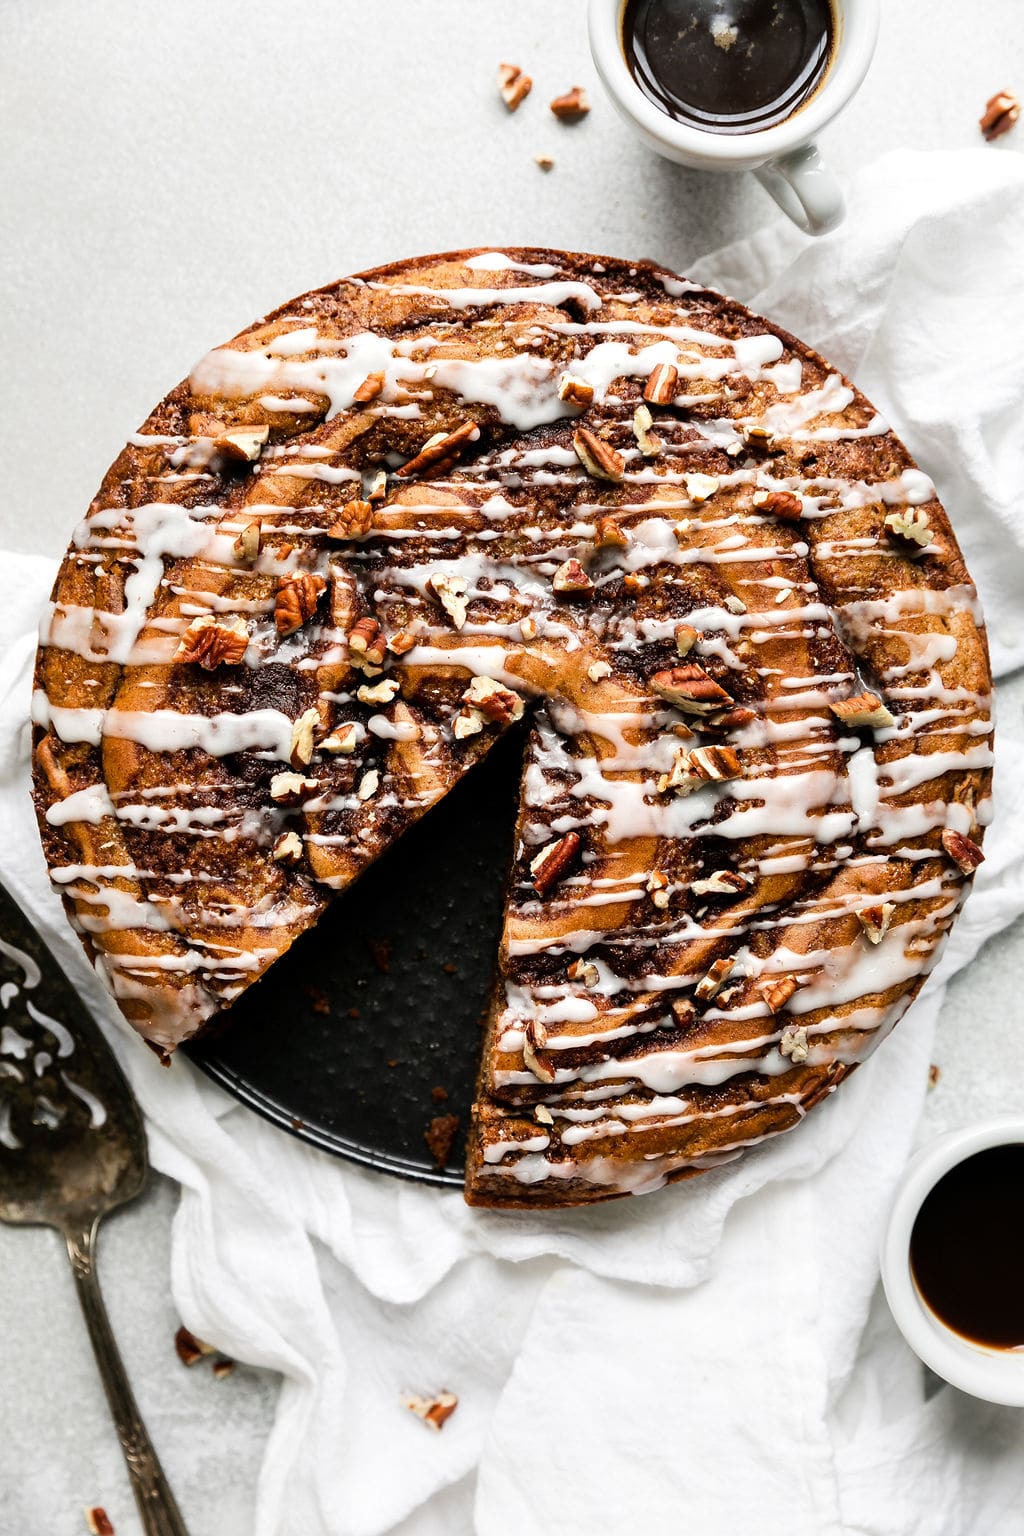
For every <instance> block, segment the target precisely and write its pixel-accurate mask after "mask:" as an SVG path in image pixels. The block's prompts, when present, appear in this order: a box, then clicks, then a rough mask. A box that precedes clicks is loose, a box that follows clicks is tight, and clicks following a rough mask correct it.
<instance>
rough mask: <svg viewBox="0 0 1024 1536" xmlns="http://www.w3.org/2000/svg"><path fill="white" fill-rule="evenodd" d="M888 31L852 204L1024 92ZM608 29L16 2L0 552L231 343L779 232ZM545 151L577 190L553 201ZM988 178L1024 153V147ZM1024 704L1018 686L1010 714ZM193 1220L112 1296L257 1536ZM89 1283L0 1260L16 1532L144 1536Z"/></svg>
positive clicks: (202, 1472) (952, 1083) (118, 1244)
mask: <svg viewBox="0 0 1024 1536" xmlns="http://www.w3.org/2000/svg"><path fill="white" fill-rule="evenodd" d="M883 8H884V12H885V16H884V22H883V32H882V38H881V43H880V47H879V52H878V56H877V58H876V61H875V64H874V67H873V69H872V72H871V74H870V75H869V77H868V80H867V82H866V84H865V86H864V88H863V90H862V91H861V93H860V95H859V97H858V98H857V99H856V101H855V102H854V103H853V104H852V106H851V107H850V108H849V109H848V111H847V113H846V114H845V116H844V117H843V119H842V120H841V121H840V123H838V124H836V125H834V126H833V127H832V129H831V130H829V132H828V133H827V134H826V135H825V137H824V139H823V140H822V143H823V146H824V148H825V150H826V152H827V155H828V157H829V159H830V160H831V161H832V163H833V165H834V167H835V168H836V169H837V171H839V172H840V173H841V174H842V173H844V172H845V173H850V172H851V171H853V170H854V169H855V168H857V167H858V166H860V165H861V164H863V163H865V162H867V161H869V160H871V159H872V158H874V157H875V156H877V155H878V154H880V153H882V152H883V151H884V150H885V149H887V148H889V147H891V146H895V145H904V146H911V147H915V148H947V147H948V148H954V147H961V146H966V145H974V144H976V143H977V142H978V136H977V126H976V123H977V118H978V115H979V113H980V111H981V109H982V107H983V105H984V102H985V100H986V98H987V97H988V96H989V95H991V94H992V93H993V91H995V90H996V89H999V88H1001V87H1003V86H1005V85H1009V86H1016V87H1017V89H1018V90H1020V89H1024V33H1022V30H1021V28H1020V15H1019V12H1020V3H1019V0H974V3H973V4H971V5H969V6H965V5H963V4H962V3H961V0H885V3H884V7H883ZM584 11H585V6H584V3H583V0H516V4H514V5H501V4H498V3H496V0H491V3H490V4H487V3H484V0H389V3H388V4H386V5H384V4H379V3H378V4H372V3H367V0H304V3H303V4H302V5H301V6H282V5H270V4H269V3H267V0H248V3H241V0H217V3H215V4H211V3H209V0H174V3H172V4H170V5H165V6H161V7H155V6H146V7H142V6H140V5H138V4H134V3H131V0H103V3H93V4H90V5H82V4H81V3H80V0H79V3H76V0H46V3H40V0H2V4H0V167H2V170H0V184H2V198H0V206H2V209H3V213H2V218H3V221H4V224H5V225H6V229H5V230H4V234H3V238H2V239H0V337H2V354H0V355H2V372H0V381H2V382H0V406H2V409H0V456H2V462H3V463H4V465H5V466H6V475H5V490H4V492H3V493H2V495H0V546H3V547H6V548H16V549H21V550H33V551H37V552H39V553H46V554H50V555H54V556H56V555H58V554H59V553H60V552H61V550H62V549H63V548H64V545H65V543H66V542H67V538H68V535H69V533H70V530H71V528H72V526H73V524H74V522H75V521H76V519H77V518H78V517H79V515H80V514H81V512H82V511H83V510H84V508H85V506H86V505H87V503H88V501H89V498H90V496H91V495H92V493H93V491H94V490H95V488H96V486H97V484H98V483H99V480H100V478H101V476H102V474H103V471H104V470H105V468H106V466H107V465H108V463H109V462H110V461H111V459H112V458H113V457H114V456H115V454H116V453H117V452H118V450H119V449H120V447H121V445H122V443H123V441H124V438H125V435H126V433H127V432H128V431H129V430H131V429H133V428H134V427H135V426H136V425H137V424H138V423H139V422H140V421H141V420H142V419H143V418H144V417H145V416H146V415H147V413H148V411H149V410H150V408H151V407H152V406H153V404H154V403H155V402H156V401H157V400H158V399H159V398H160V396H161V395H163V394H164V392H165V391H166V390H167V389H168V388H169V387H170V386H171V385H173V384H174V383H175V382H176V381H177V380H178V379H179V378H181V377H182V376H183V375H185V374H186V373H187V372H188V369H189V367H190V366H191V364H192V363H193V361H194V360H195V359H196V358H197V357H198V356H199V355H200V354H201V353H202V352H204V351H205V350H206V349H207V348H208V347H209V346H211V345H213V344H215V343H217V342H220V341H223V340H225V339H226V338H228V337H229V336H231V335H232V334H233V333H234V332H235V331H236V330H238V329H240V328H241V327H242V326H244V325H246V324H248V323H249V322H250V321H252V320H253V319H254V318H255V317H256V316H257V315H259V314H260V313H262V312H263V311H265V310H267V309H269V308H271V307H273V306H274V305H276V304H278V303H280V302H282V301H283V300H285V299H286V298H288V297H290V296H291V295H293V294H295V293H299V292H301V291H303V290H304V289H306V288H309V287H313V286H315V285H317V284H319V283H324V282H327V281H329V280H330V279H332V278H335V277H337V276H340V275H341V274H343V273H346V272H351V271H355V270H358V269H359V268H360V267H364V266H369V265H371V264H373V263H375V262H382V261H388V260H393V259H395V258H397V257H400V256H405V255H410V254H414V253H418V252H422V251H432V250H443V249H451V248H454V247H458V246H460V245H479V244H483V243H493V244H501V243H514V244H531V243H535V244H542V245H556V246H569V247H580V248H584V249H590V250H595V251H604V252H610V253H614V254H619V255H634V256H652V257H656V258H658V259H659V260H661V261H664V262H666V263H668V264H669V265H672V266H675V267H676V268H678V269H682V270H685V268H686V266H687V264H688V263H689V262H691V261H692V260H694V259H695V258H696V257H698V256H700V255H702V254H704V253H705V252H707V251H709V250H712V249H714V248H715V247H716V246H719V245H721V244H723V243H724V242H726V241H729V240H732V239H735V238H736V237H738V236H739V235H741V234H743V233H746V232H749V231H750V230H751V229H753V228H755V227H757V226H758V225H759V224H761V223H763V222H765V221H767V220H768V219H770V218H772V217H773V205H772V204H771V203H770V201H769V200H768V198H767V197H766V195H765V194H764V193H763V192H762V191H761V190H760V188H759V187H758V186H757V185H756V183H755V182H754V181H753V180H752V179H751V178H750V177H743V176H741V177H730V178H715V179H709V178H705V177H702V176H699V175H696V174H693V173H689V172H686V171H681V170H678V169H676V168H674V167H671V166H668V165H667V164H665V163H664V162H661V161H659V160H658V159H656V158H655V157H654V156H653V155H651V154H650V153H649V152H648V151H646V150H644V149H643V148H641V147H640V146H639V145H638V144H636V143H635V142H633V141H632V140H631V139H630V137H629V135H628V134H627V132H626V130H625V129H624V128H623V127H622V125H621V124H620V122H619V121H618V119H617V118H616V117H615V116H614V114H613V112H612V109H611V107H610V105H609V104H608V103H607V102H606V101H605V99H604V98H603V96H602V94H601V91H600V87H599V86H598V85H597V82H596V80H595V79H594V77H593V71H592V69H591V66H590V62H589V55H588V52H587V47H586V37H585V28H584ZM285 18H287V21H285ZM501 59H511V60H514V61H515V62H517V63H520V64H521V65H522V66H523V67H524V68H525V69H527V70H528V71H529V72H530V73H531V74H532V75H533V77H534V80H535V86H534V93H533V95H532V97H531V98H530V99H529V101H528V102H527V103H526V105H525V106H524V107H523V108H522V110H521V111H520V112H519V113H518V114H517V115H516V116H515V117H512V118H509V117H508V116H507V114H506V112H505V110H504V108H503V107H502V106H501V104H500V102H499V101H498V99H497V96H496V94H495V90H494V70H495V66H496V64H497V62H498V61H499V60H501ZM574 84H579V85H584V86H588V87H591V89H592V94H593V99H594V110H593V112H592V113H591V116H590V117H589V118H588V119H587V120H586V121H585V122H583V123H581V124H580V125H579V126H577V127H573V128H567V127H564V126H562V125H560V124H559V123H557V122H556V121H555V120H554V118H553V117H552V116H551V114H550V113H549V112H548V110H547V106H546V103H547V101H548V100H549V99H550V98H551V97H552V96H554V95H556V94H559V93H560V92H562V91H564V90H566V89H568V88H569V86H571V85H574ZM542 152H546V153H550V154H552V155H554V157H555V159H556V162H557V163H556V166H555V169H554V170H553V171H552V172H550V173H549V174H547V175H545V174H544V173H543V172H541V171H540V170H538V168H537V166H536V165H535V164H534V160H533V157H534V155H535V154H538V153H542ZM992 152H993V153H1024V126H1022V127H1021V128H1020V129H1019V130H1018V134H1017V135H1016V142H1014V141H1013V139H1011V140H1010V141H1004V143H1003V144H1002V145H1000V146H999V147H998V148H997V149H994V150H993V151H992ZM896 425H897V426H899V423H897V424H896ZM1022 701H1024V687H1022V686H1021V685H1020V683H1019V681H1017V682H1015V683H1011V684H1010V685H1009V686H1008V687H1007V688H1006V689H1005V691H1004V695H1003V698H1002V706H1001V707H1002V710H1003V711H1004V713H1005V712H1009V711H1011V710H1013V711H1015V710H1019V709H1020V708H1021V707H1022ZM1022 975H1024V931H1022V930H1021V929H1020V928H1018V929H1016V930H1013V931H1011V932H1010V933H1009V934H1007V935H1004V936H1003V937H1002V938H1001V939H999V940H997V941H995V942H993V943H992V944H990V945H989V947H988V948H987V950H986V951H985V952H984V954H983V955H982V956H981V957H980V959H979V960H978V961H976V962H975V964H974V965H973V966H972V967H971V968H970V969H969V970H968V971H967V972H965V973H963V974H962V975H961V976H960V977H959V978H958V979H957V980H956V981H955V982H954V984H953V986H952V987H951V989H950V993H949V997H948V1000H947V1004H946V1008H945V1012H944V1015H943V1022H942V1027H941V1032H940V1040H939V1046H938V1049H937V1053H936V1054H937V1057H938V1060H939V1062H940V1063H941V1066H942V1069H943V1075H942V1080H941V1082H940V1084H939V1087H938V1088H937V1089H936V1091H935V1092H934V1093H933V1094H932V1095H931V1096H930V1098H929V1102H928V1109H927V1114H926V1119H925V1123H924V1124H923V1126H922V1130H921V1135H922V1139H926V1138H927V1137H928V1136H931V1135H933V1134H934V1133H935V1132H937V1131H939V1130H942V1129H945V1128H947V1127H949V1126H953V1125H957V1124H960V1123H963V1122H964V1121H966V1120H968V1119H971V1118H975V1117H977V1116H981V1115H985V1114H989V1113H992V1112H995V1111H998V1110H1001V1109H1006V1108H1008V1107H1016V1108H1018V1109H1019V1108H1021V1107H1024V1086H1022V1085H1024V1036H1022V1035H1021V1034H1020V1033H1019V1032H1018V1035H1017V1037H1016V1038H1015V1036H1014V1031H1013V1019H1014V1014H1015V1007H1016V1005H1017V1002H1018V999H1019V994H1020V977H1021V976H1022ZM982 1022H984V1024H985V1026H986V1030H985V1040H986V1047H985V1053H984V1056H982V1055H980V1054H979V1052H978V1049H977V1044H976V1041H977V1035H976V1033H975V1030H974V1028H973V1027H972V1026H974V1025H980V1024H981V1023H982ZM965 1025H966V1026H967V1027H965ZM994 1052H997V1053H998V1056H999V1061H998V1070H994V1069H993V1053H994ZM1008 1084H1016V1087H1010V1088H1008ZM1008 1092H1009V1093H1011V1094H1013V1095H1014V1096H1015V1104H1008V1101H1007V1094H1008ZM174 1204H175V1200H174V1191H173V1189H172V1187H171V1186H170V1185H169V1184H168V1183H167V1182H166V1181H162V1180H156V1179H155V1180H154V1181H153V1185H152V1187H151V1189H150V1191H149V1193H148V1194H147V1196H146V1197H145V1199H143V1200H141V1201H139V1202H138V1203H137V1204H136V1205H135V1206H134V1207H133V1208H131V1209H130V1210H128V1211H126V1212H125V1213H123V1214H122V1215H120V1216H118V1217H117V1218H115V1219H114V1220H112V1221H111V1222H110V1224H109V1226H108V1227H107V1228H106V1229H105V1232H104V1237H103V1241H102V1244H101V1263H102V1274H103V1278H104V1288H105V1291H106V1294H107V1297H108V1301H109V1306H110V1311H111V1314H112V1317H113V1322H114V1327H115V1330H116V1332H117V1335H118V1338H119V1339H120V1341H121V1346H122V1349H123V1352H124V1355H125V1359H126V1361H127V1363H128V1366H129V1370H130V1373H131V1376H132V1380H133V1382H134V1384H135V1388H136V1392H137V1395H138V1398H139V1400H140V1403H141V1406H142V1409H143V1411H144V1413H145V1415H146V1418H147V1420H148V1423H149V1426H150V1429H151V1431H152V1434H153V1437H154V1439H155V1440H156V1442H157V1445H158V1447H159V1450H160V1453H161V1455H162V1457H163V1460H164V1464H165V1467H166V1469H167V1471H168V1472H169V1473H170V1475H171V1476H172V1478H173V1481H174V1485H175V1488H176V1491H177V1493H178V1496H179V1499H180V1502H181V1505H182V1509H183V1512H184V1514H185V1516H186V1519H187V1521H188V1523H189V1528H190V1531H191V1533H192V1536H248V1533H250V1532H251V1523H252V1501H253V1489H254V1483H255V1475H256V1469H257V1467H258V1464H259V1458H260V1453H261V1448H262V1441H263V1437H264V1435H265V1433H266V1431H267V1428H268V1426H269V1423H270V1419H271V1416H272V1413H273V1407H274V1400H275V1394H276V1381H275V1380H274V1379H273V1378H270V1377H268V1376H266V1375H264V1374H262V1373H259V1372H254V1371H247V1370H238V1371H236V1372H235V1374H234V1375H233V1376H231V1377H229V1378H227V1379H226V1380H224V1381H221V1382H215V1381H214V1380H213V1379H212V1378H211V1376H210V1374H209V1371H208V1370H207V1369H205V1368H199V1367H197V1368H196V1369H195V1370H193V1371H192V1372H186V1371H184V1370H183V1369H182V1368H181V1367H180V1366H179V1365H178V1363H177V1361H176V1359H175V1357H174V1355H173V1351H172V1344H171V1341H172V1337H173V1334H174V1329H175V1327H176V1325H177V1319H176V1317H175V1316H174V1313H173V1309H172V1306H171V1302H170V1296H169V1291H168V1262H169V1249H170V1224H171V1220H172V1216H173V1211H174ZM65 1268H66V1265H65V1261H64V1258H63V1256H62V1254H61V1252H60V1249H59V1246H58V1243H57V1240H56V1238H55V1237H54V1236H53V1235H52V1234H50V1233H47V1232H43V1231H31V1230H28V1231H25V1230H22V1231H15V1230H12V1229H2V1230H0V1295H2V1297H3V1308H4V1313H5V1316H6V1318H7V1319H8V1322H7V1325H6V1327H5V1329H4V1336H5V1337H4V1348H3V1354H4V1368H3V1372H2V1378H0V1380H2V1388H0V1508H3V1510H4V1515H3V1519H2V1521H0V1524H2V1526H3V1529H4V1531H5V1532H6V1531H8V1530H9V1531H11V1532H12V1533H13V1532H15V1531H17V1532H19V1533H20V1532H25V1533H26V1536H36V1533H39V1536H43V1533H45V1536H65V1533H68V1536H73V1533H77V1532H79V1531H81V1530H83V1529H84V1523H83V1522H82V1520H81V1516H80V1513H79V1511H80V1507H81V1506H82V1505H83V1504H84V1503H86V1502H92V1501H94V1500H95V1501H99V1502H102V1503H105V1504H106V1505H107V1507H108V1509H109V1510H110V1512H111V1514H112V1515H113V1516H114V1518H115V1522H116V1525H117V1530H118V1536H138V1533H139V1529H140V1528H139V1525H138V1521H137V1519H136V1517H135V1511H134V1506H133V1504H132V1501H131V1497H130V1494H129V1492H128V1487H127V1483H126V1480H125V1477H124V1473H123V1470H122V1468H121V1465H120V1453H119V1451H118V1450H117V1447H116V1444H115V1442H114V1438H113V1434H112V1432H111V1429H110V1426H109V1423H108V1420H107V1417H106V1410H105V1407H104V1403H103V1398H102V1393H101V1390H100V1386H99V1381H98V1378H97V1376H96V1374H95V1370H94V1367H93V1363H92V1357H91V1354H90V1351H89V1346H88V1343H87V1341H86V1336H85V1333H84V1330H83V1329H82V1326H81V1324H80V1320H79V1318H78V1315H77V1307H76V1303H75V1300H74V1297H73V1294H72V1290H71V1284H70V1279H69V1277H68V1276H67V1275H66V1274H65Z"/></svg>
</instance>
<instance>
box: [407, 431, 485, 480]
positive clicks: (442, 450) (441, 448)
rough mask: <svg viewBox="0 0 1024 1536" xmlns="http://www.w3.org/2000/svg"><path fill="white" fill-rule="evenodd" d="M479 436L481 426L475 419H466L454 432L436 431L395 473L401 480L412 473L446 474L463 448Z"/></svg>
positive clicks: (427, 476) (424, 474) (423, 474)
mask: <svg viewBox="0 0 1024 1536" xmlns="http://www.w3.org/2000/svg"><path fill="white" fill-rule="evenodd" d="M479 436H480V428H479V427H478V426H477V424H476V422H475V421H464V422H463V423H462V425H461V426H459V427H456V428H455V431H454V432H435V433H434V436H433V437H429V438H428V439H427V441H426V442H425V443H424V444H423V447H422V448H421V449H420V451H419V453H417V454H416V455H415V457H414V458H411V459H410V460H409V461H408V463H406V464H403V465H402V467H401V469H396V470H395V474H396V475H397V476H398V478H399V479H400V480H405V479H408V477H409V476H410V475H422V476H424V477H425V478H429V477H430V476H431V475H432V474H444V473H445V472H446V471H447V470H449V469H451V468H452V466H453V464H454V463H455V462H456V460H457V459H458V458H459V456H460V454H461V453H462V451H463V449H464V448H466V447H467V446H468V444H470V443H474V442H476V440H477V438H478V437H479Z"/></svg>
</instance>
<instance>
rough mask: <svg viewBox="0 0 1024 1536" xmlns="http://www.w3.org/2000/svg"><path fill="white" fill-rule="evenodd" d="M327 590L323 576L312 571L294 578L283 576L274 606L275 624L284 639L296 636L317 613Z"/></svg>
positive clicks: (280, 578)
mask: <svg viewBox="0 0 1024 1536" xmlns="http://www.w3.org/2000/svg"><path fill="white" fill-rule="evenodd" d="M326 589H327V583H326V581H324V579H323V577H322V576H317V575H316V574H315V573H314V572H312V571H298V572H296V573H295V574H294V575H293V576H281V577H279V579H278V583H277V601H276V603H275V605H274V623H275V624H276V625H277V632H278V634H279V635H281V636H282V638H283V637H284V636H285V635H294V634H295V632H296V630H299V629H301V628H302V626H303V624H305V623H307V622H308V621H309V620H310V619H311V618H312V617H313V615H314V613H315V612H316V605H317V603H318V602H319V601H320V598H321V596H322V594H323V593H324V592H325V591H326Z"/></svg>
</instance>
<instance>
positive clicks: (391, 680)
mask: <svg viewBox="0 0 1024 1536" xmlns="http://www.w3.org/2000/svg"><path fill="white" fill-rule="evenodd" d="M399 686H400V684H399V681H398V678H397V677H382V678H381V680H380V682H379V683H374V684H373V685H372V686H371V685H370V684H369V683H364V684H363V685H362V687H361V688H357V689H356V698H357V699H358V700H359V702H360V704H390V703H391V701H392V699H393V698H394V697H395V694H396V693H397V692H398V689H399Z"/></svg>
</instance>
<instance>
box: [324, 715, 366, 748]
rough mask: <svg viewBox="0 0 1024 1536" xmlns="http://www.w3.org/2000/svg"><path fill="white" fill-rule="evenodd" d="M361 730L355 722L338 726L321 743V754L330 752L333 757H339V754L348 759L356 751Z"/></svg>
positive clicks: (350, 721)
mask: <svg viewBox="0 0 1024 1536" xmlns="http://www.w3.org/2000/svg"><path fill="white" fill-rule="evenodd" d="M361 729H362V728H361V727H360V726H358V725H356V723H355V721H353V720H349V721H346V723H345V724H343V725H339V726H337V727H336V729H335V730H333V731H332V732H331V734H330V735H329V736H325V737H324V739H323V741H322V742H321V743H320V750H321V752H328V753H330V755H331V756H332V757H337V756H338V755H339V754H343V755H344V756H345V757H348V755H349V754H350V753H352V752H354V751H355V749H356V744H357V743H358V741H359V737H360V733H361Z"/></svg>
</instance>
